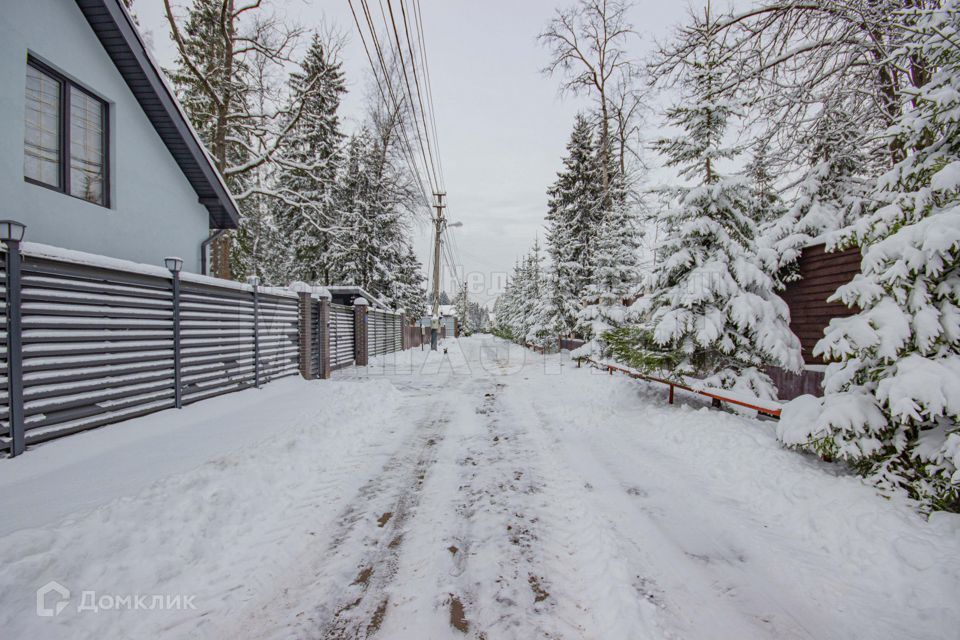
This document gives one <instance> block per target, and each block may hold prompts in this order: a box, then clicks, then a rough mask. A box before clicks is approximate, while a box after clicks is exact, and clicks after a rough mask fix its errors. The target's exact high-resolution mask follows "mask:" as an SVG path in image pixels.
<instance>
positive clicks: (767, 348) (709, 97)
mask: <svg viewBox="0 0 960 640" xmlns="http://www.w3.org/2000/svg"><path fill="white" fill-rule="evenodd" d="M715 29H716V21H715V19H714V17H713V16H711V14H710V10H709V8H707V9H706V11H705V12H704V16H703V17H702V18H699V17H698V18H696V19H695V20H694V24H693V25H692V26H691V27H689V28H688V29H686V30H685V31H684V37H685V38H688V39H690V40H691V41H692V43H691V44H692V45H693V46H692V50H693V51H694V53H693V54H692V55H691V56H690V57H688V58H687V59H686V61H685V63H684V68H683V75H682V77H681V83H682V87H683V89H684V90H685V96H684V97H685V101H684V102H683V103H682V104H681V105H680V106H676V107H673V108H672V109H670V110H668V112H667V116H668V119H669V120H670V122H671V124H672V125H673V126H675V127H676V128H677V129H680V130H681V134H680V135H679V136H677V137H675V138H672V139H664V140H661V141H659V142H658V143H657V147H658V149H659V151H660V152H661V153H662V154H664V155H665V156H666V164H667V165H668V166H673V167H677V168H678V169H679V172H680V175H681V176H682V177H684V178H687V179H690V180H694V181H695V182H696V184H695V186H690V187H680V188H677V189H675V190H674V194H675V204H674V206H673V207H672V208H671V209H670V210H668V211H667V212H666V213H665V214H664V223H665V226H666V233H667V235H666V238H665V240H664V242H663V244H662V246H661V248H660V251H661V254H662V256H663V257H662V259H661V261H660V262H659V265H658V269H657V273H656V274H655V276H656V282H655V287H654V289H655V291H654V293H653V294H652V295H651V296H650V297H649V298H648V299H647V300H646V301H645V306H644V309H645V310H646V314H645V320H644V322H643V323H642V324H641V325H640V326H637V327H631V328H627V329H623V330H620V331H618V332H613V335H612V336H611V345H612V349H613V352H614V354H615V355H616V356H617V357H619V358H621V359H623V360H626V361H627V362H628V363H629V364H631V365H634V366H638V367H640V368H643V369H661V368H666V369H667V370H668V372H669V374H670V375H673V376H675V377H680V376H683V375H696V376H701V377H705V378H706V382H707V383H708V384H711V385H714V386H718V387H723V388H731V389H736V390H743V391H746V392H748V393H752V394H754V395H756V396H758V397H761V398H772V397H776V390H775V388H774V387H773V384H772V382H771V380H770V378H769V377H768V376H767V375H766V373H764V372H763V367H764V366H765V365H768V364H776V365H779V366H782V367H785V368H787V369H791V370H799V368H800V366H801V361H800V345H799V341H798V340H797V338H796V336H794V335H793V334H792V333H791V332H790V329H789V326H788V316H789V312H788V310H787V306H786V304H785V303H784V302H783V301H782V300H780V299H779V298H778V297H777V296H776V295H775V294H774V292H773V280H772V279H771V277H770V276H769V275H768V274H767V273H765V272H764V271H763V270H762V269H761V268H760V266H759V265H758V264H757V263H758V262H759V260H758V258H757V249H756V243H755V237H754V234H755V229H756V225H757V220H756V217H755V216H756V212H755V210H754V205H755V200H754V198H753V194H752V193H751V189H750V185H749V181H747V180H745V179H744V178H742V177H739V176H729V177H725V176H722V175H721V174H720V172H719V170H718V169H719V167H718V166H717V163H718V161H721V160H725V159H731V158H733V157H734V155H735V153H736V151H735V149H732V148H730V147H727V146H724V136H725V133H726V130H727V124H728V121H729V119H730V118H731V117H733V116H734V115H735V109H734V104H733V103H732V102H731V101H730V99H729V97H728V96H726V95H724V94H722V93H721V92H720V87H721V85H722V81H721V74H722V72H723V68H722V60H723V55H722V51H721V47H720V45H719V43H718V42H717V41H716V39H715Z"/></svg>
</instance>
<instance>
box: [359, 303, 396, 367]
mask: <svg viewBox="0 0 960 640" xmlns="http://www.w3.org/2000/svg"><path fill="white" fill-rule="evenodd" d="M367 326H368V327H369V331H368V333H367V348H368V349H369V351H368V353H369V354H370V355H371V356H380V355H384V354H387V353H393V352H394V351H400V350H401V349H403V319H402V317H401V316H400V314H399V313H391V312H389V311H383V310H381V309H371V310H370V311H369V313H368V314H367Z"/></svg>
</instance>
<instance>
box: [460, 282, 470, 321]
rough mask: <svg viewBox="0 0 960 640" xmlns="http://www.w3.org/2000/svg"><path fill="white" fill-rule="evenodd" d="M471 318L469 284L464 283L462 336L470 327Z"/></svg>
mask: <svg viewBox="0 0 960 640" xmlns="http://www.w3.org/2000/svg"><path fill="white" fill-rule="evenodd" d="M469 317H470V303H469V302H468V301H467V282H466V280H464V282H463V320H462V321H461V322H460V333H461V335H462V334H463V333H465V332H466V330H467V327H468V326H470V323H469V322H467V320H468V319H469Z"/></svg>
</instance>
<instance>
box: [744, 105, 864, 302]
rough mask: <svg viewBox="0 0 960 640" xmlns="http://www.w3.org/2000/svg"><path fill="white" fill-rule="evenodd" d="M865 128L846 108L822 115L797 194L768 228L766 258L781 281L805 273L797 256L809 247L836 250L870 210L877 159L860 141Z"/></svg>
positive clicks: (764, 237) (765, 231)
mask: <svg viewBox="0 0 960 640" xmlns="http://www.w3.org/2000/svg"><path fill="white" fill-rule="evenodd" d="M860 136H861V133H860V132H859V131H857V130H856V128H855V127H854V123H853V122H852V121H851V119H850V117H849V116H848V115H847V114H845V113H843V112H841V111H836V112H834V111H830V112H828V113H826V114H824V115H822V116H821V118H820V121H819V123H818V124H817V126H816V127H815V128H814V131H813V134H812V135H811V137H810V139H808V140H805V141H804V144H805V145H807V146H808V148H809V149H810V151H809V161H808V165H807V167H806V169H805V173H804V175H803V178H802V179H801V181H800V184H799V186H798V188H797V193H796V195H795V197H794V198H793V200H792V203H791V206H790V207H789V208H788V209H787V210H786V212H785V213H784V214H783V215H782V216H780V217H779V218H777V219H774V220H773V221H772V222H771V223H769V224H768V225H766V226H765V227H764V228H763V232H762V235H761V239H760V242H761V245H762V247H763V257H764V259H765V261H766V264H767V265H768V268H769V269H770V270H771V272H773V273H775V274H777V280H778V284H779V285H780V286H783V284H785V283H788V282H793V281H795V280H797V279H798V278H799V271H798V268H797V259H798V258H799V257H800V252H801V251H802V250H803V248H804V247H806V246H808V245H811V244H816V243H819V242H825V243H826V245H827V248H828V249H831V250H832V249H834V248H836V247H837V245H838V243H839V242H840V241H841V240H842V236H841V235H840V234H839V233H838V232H839V231H840V230H841V229H845V228H847V227H848V226H849V225H851V224H853V223H854V222H855V221H857V220H859V219H861V218H862V217H863V216H864V212H865V202H866V200H867V198H868V195H869V193H868V191H869V189H870V188H871V187H870V184H871V181H869V180H868V179H867V177H866V176H867V175H869V174H870V173H871V168H872V166H873V165H875V164H876V162H875V161H872V160H871V157H870V155H869V154H868V153H867V152H866V151H865V150H864V148H863V146H862V145H861V144H860V142H859V141H860Z"/></svg>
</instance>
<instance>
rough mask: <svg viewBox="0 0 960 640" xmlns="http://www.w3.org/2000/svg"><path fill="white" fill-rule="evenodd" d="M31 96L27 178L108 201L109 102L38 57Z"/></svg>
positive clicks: (32, 67) (30, 70)
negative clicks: (53, 68)
mask: <svg viewBox="0 0 960 640" xmlns="http://www.w3.org/2000/svg"><path fill="white" fill-rule="evenodd" d="M26 95H27V104H26V134H25V136H24V145H23V153H24V162H23V175H24V177H25V178H26V180H27V181H28V182H33V183H35V184H41V185H44V186H47V187H50V188H52V189H56V190H57V191H61V192H63V193H66V194H69V195H71V196H74V197H77V198H81V199H83V200H86V201H88V202H93V203H96V204H100V205H103V206H108V202H107V194H108V193H109V174H108V166H107V164H108V163H107V149H108V144H107V130H108V127H107V104H106V103H105V102H104V101H103V100H101V99H100V98H97V97H96V96H94V95H93V94H91V93H89V92H88V91H86V90H85V89H83V88H81V87H79V86H77V85H76V84H74V83H72V82H70V81H69V80H67V79H66V78H64V77H63V76H61V75H59V74H57V73H56V72H55V71H53V70H52V69H48V68H47V67H46V66H44V65H42V64H40V63H37V62H35V61H33V60H29V61H28V63H27V94H26Z"/></svg>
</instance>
